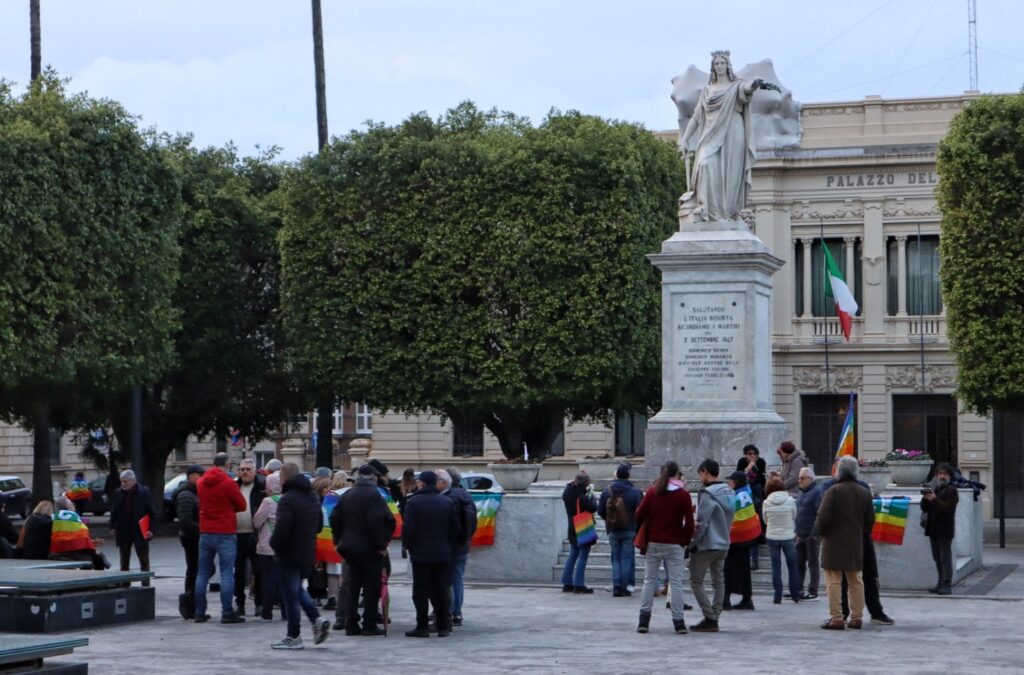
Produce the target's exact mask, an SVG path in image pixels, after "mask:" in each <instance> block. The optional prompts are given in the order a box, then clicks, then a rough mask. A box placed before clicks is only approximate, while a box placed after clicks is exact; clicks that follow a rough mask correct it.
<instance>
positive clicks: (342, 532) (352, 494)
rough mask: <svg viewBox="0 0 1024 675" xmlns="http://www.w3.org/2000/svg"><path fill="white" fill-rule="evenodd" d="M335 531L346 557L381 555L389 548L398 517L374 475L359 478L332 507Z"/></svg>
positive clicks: (341, 552) (332, 522) (335, 541)
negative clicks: (388, 503)
mask: <svg viewBox="0 0 1024 675" xmlns="http://www.w3.org/2000/svg"><path fill="white" fill-rule="evenodd" d="M330 523H331V535H332V536H333V537H334V546H335V548H337V549H338V553H339V554H341V556H342V557H343V558H355V557H369V556H375V555H379V554H380V552H381V551H385V550H387V548H388V543H389V542H390V541H391V535H392V533H394V531H395V517H394V516H393V515H391V510H390V509H388V505H387V502H385V501H384V497H382V496H381V494H380V492H379V491H378V490H377V485H376V481H374V480H373V478H372V477H371V478H369V479H359V480H357V481H356V484H355V485H354V486H353V487H352V488H351V489H349V490H347V491H346V492H345V493H344V494H343V495H341V499H339V500H338V503H337V505H335V507H334V510H333V511H331V518H330Z"/></svg>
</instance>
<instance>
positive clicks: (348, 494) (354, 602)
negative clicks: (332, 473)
mask: <svg viewBox="0 0 1024 675" xmlns="http://www.w3.org/2000/svg"><path fill="white" fill-rule="evenodd" d="M330 525H331V534H332V536H333V537H334V545H335V548H337V549H338V554H339V555H341V556H342V557H343V558H344V559H345V565H344V566H343V568H342V574H343V575H344V578H343V579H342V588H343V589H344V592H343V593H342V594H341V595H343V596H344V597H343V600H344V602H343V603H342V604H344V605H345V607H344V609H343V611H344V617H345V618H344V621H343V625H344V627H345V634H346V635H381V634H383V632H384V631H382V630H381V629H380V628H378V627H377V606H378V601H377V600H378V598H379V597H380V587H381V572H382V571H383V569H384V557H385V556H386V555H387V550H388V543H389V542H390V541H391V533H392V532H394V530H395V517H394V516H392V515H391V511H390V510H389V509H388V505H387V503H386V502H385V501H384V498H383V497H382V496H381V495H380V492H378V491H377V473H376V471H374V469H373V467H372V466H370V465H369V464H364V465H363V466H361V467H359V470H358V471H357V473H356V484H355V486H353V487H352V488H350V489H348V490H346V491H345V494H343V495H342V496H341V498H340V499H339V500H338V504H337V505H336V506H335V507H334V510H333V511H331V518H330ZM360 593H362V594H363V595H364V596H365V598H366V601H365V602H364V603H363V604H364V608H363V625H362V627H361V628H360V626H359V595H360Z"/></svg>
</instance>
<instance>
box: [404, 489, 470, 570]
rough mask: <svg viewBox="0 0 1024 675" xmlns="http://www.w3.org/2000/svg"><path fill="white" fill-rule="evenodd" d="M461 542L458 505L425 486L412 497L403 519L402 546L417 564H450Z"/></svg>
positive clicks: (407, 504)
mask: <svg viewBox="0 0 1024 675" xmlns="http://www.w3.org/2000/svg"><path fill="white" fill-rule="evenodd" d="M458 541H459V509H458V507H457V506H456V505H455V502H454V501H453V500H451V499H449V498H448V497H446V496H444V495H442V494H441V493H440V492H438V491H437V488H436V487H425V488H423V489H422V490H420V491H419V492H417V493H416V494H414V495H413V496H411V497H410V498H409V501H408V502H407V503H406V505H405V517H404V518H403V519H402V545H403V546H404V547H405V548H407V549H409V557H410V558H411V559H412V561H413V562H415V563H432V562H449V561H450V560H451V559H452V553H453V552H454V551H455V549H456V546H457V545H458Z"/></svg>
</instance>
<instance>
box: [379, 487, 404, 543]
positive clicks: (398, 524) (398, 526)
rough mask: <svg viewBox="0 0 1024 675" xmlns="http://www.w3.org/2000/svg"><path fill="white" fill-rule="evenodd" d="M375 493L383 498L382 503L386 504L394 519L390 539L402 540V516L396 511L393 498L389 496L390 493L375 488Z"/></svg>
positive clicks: (396, 507) (396, 505)
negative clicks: (393, 529) (393, 528)
mask: <svg viewBox="0 0 1024 675" xmlns="http://www.w3.org/2000/svg"><path fill="white" fill-rule="evenodd" d="M377 492H379V493H380V496H381V497H383V498H384V501H385V502H387V504H388V511H391V515H393V516H394V517H395V531H394V532H393V533H392V535H391V538H392V539H401V538H402V514H401V513H399V511H398V504H397V503H396V502H395V498H394V497H392V496H391V493H390V492H388V491H387V490H385V489H384V488H382V487H381V486H379V485H378V486H377Z"/></svg>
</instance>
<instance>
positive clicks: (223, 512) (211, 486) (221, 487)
mask: <svg viewBox="0 0 1024 675" xmlns="http://www.w3.org/2000/svg"><path fill="white" fill-rule="evenodd" d="M196 487H197V492H198V493H199V532H200V533H201V534H234V533H235V531H236V530H235V528H236V522H237V519H236V518H235V514H236V513H238V512H239V511H241V510H243V509H245V497H243V496H242V491H241V490H239V489H238V485H237V484H236V483H235V481H233V480H231V477H230V476H228V475H227V474H226V473H224V471H222V470H221V469H220V467H216V466H215V467H212V468H210V469H207V470H206V472H205V473H204V474H203V477H202V478H200V479H199V483H198V484H197V485H196Z"/></svg>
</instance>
